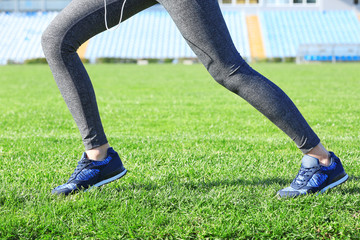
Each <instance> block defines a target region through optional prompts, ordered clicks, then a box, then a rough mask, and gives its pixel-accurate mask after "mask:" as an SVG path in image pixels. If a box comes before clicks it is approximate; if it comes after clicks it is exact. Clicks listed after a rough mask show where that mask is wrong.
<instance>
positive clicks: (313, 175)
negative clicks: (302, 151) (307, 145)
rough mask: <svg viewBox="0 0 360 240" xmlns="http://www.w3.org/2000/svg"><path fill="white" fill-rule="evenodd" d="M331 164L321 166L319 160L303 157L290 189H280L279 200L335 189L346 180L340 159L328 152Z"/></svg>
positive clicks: (346, 176)
mask: <svg viewBox="0 0 360 240" xmlns="http://www.w3.org/2000/svg"><path fill="white" fill-rule="evenodd" d="M330 158H331V164H330V166H328V167H325V166H321V165H320V163H319V160H318V159H317V158H314V157H310V156H308V155H305V156H304V157H303V159H302V164H301V168H300V171H299V173H298V174H297V176H296V177H295V179H294V180H293V182H292V183H291V185H290V187H287V188H284V189H281V190H280V191H279V192H278V195H279V196H280V197H281V198H286V197H297V196H299V195H305V194H309V193H316V192H319V193H323V192H325V191H326V190H327V189H330V188H333V187H336V186H337V185H340V184H341V183H343V182H345V181H346V180H347V179H348V177H349V176H348V175H347V174H346V172H345V170H344V168H343V166H342V164H341V161H340V159H339V158H338V157H337V156H335V154H334V153H333V152H330Z"/></svg>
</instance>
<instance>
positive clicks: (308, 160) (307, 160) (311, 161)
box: [301, 155, 319, 168]
mask: <svg viewBox="0 0 360 240" xmlns="http://www.w3.org/2000/svg"><path fill="white" fill-rule="evenodd" d="M301 165H302V166H303V167H304V168H313V167H316V166H319V160H318V159H317V158H314V157H310V156H308V155H305V156H304V157H303V159H302V164H301Z"/></svg>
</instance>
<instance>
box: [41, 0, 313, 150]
mask: <svg viewBox="0 0 360 240" xmlns="http://www.w3.org/2000/svg"><path fill="white" fill-rule="evenodd" d="M158 2H159V3H160V4H162V5H163V6H164V8H165V9H166V10H167V11H168V13H169V14H170V16H171V17H172V19H173V20H174V22H175V24H176V25H177V27H178V28H179V30H180V32H181V34H182V35H183V37H184V38H185V39H186V41H187V42H188V44H189V46H190V47H191V48H192V50H193V51H194V52H195V53H196V55H197V56H198V57H199V59H200V61H201V62H202V63H203V64H204V66H205V67H206V69H207V70H208V71H209V73H210V74H211V75H212V77H213V78H214V79H215V80H216V81H217V82H218V83H220V84H221V85H223V86H224V87H225V88H227V89H229V90H230V91H232V92H234V93H236V94H238V95H239V96H240V97H242V98H244V99H245V100H246V101H247V102H249V103H250V104H251V105H252V106H254V107H255V108H256V109H257V110H258V111H260V112H261V113H262V114H264V115H265V116H266V117H267V118H268V119H270V120H271V121H272V122H273V123H274V124H276V126H278V127H279V128H280V129H281V130H282V131H283V132H285V133H286V134H287V135H288V136H289V137H290V138H291V139H292V140H293V141H294V142H295V143H296V144H297V146H298V148H299V149H300V150H301V151H302V152H303V153H308V152H309V151H310V150H311V149H312V148H313V147H315V146H316V145H317V144H319V142H320V140H319V138H318V137H317V136H316V134H315V133H314V132H313V130H312V129H311V128H310V127H309V125H308V124H307V122H306V121H305V119H304V118H303V116H302V115H301V113H300V112H299V111H298V109H297V108H296V106H295V105H294V104H293V102H292V101H291V100H290V99H289V98H288V96H287V95H286V94H285V93H284V92H283V91H282V90H281V89H280V88H279V87H277V86H276V85H275V84H273V83H272V82H271V81H269V80H268V79H267V78H265V77H264V76H262V75H261V74H260V73H258V72H257V71H255V70H254V69H252V68H251V67H250V66H249V65H248V64H247V63H246V62H245V61H244V60H243V59H242V58H241V56H240V54H239V53H238V51H237V50H236V49H235V46H234V44H233V42H232V40H231V37H230V34H229V32H228V29H227V27H226V25H225V21H224V19H223V16H222V14H221V11H220V8H219V4H218V2H217V0H159V1H158ZM122 3H123V0H107V11H108V14H107V16H108V17H107V19H108V25H109V26H114V25H116V24H117V23H118V20H119V17H120V9H121V6H122ZM156 3H157V1H155V0H127V2H126V5H125V9H124V18H123V20H126V19H128V18H129V17H131V16H133V15H134V14H136V13H138V12H140V11H142V10H144V9H146V8H148V7H150V6H152V5H154V4H156ZM120 27H121V26H120ZM105 30H106V29H105V23H104V2H103V0H73V1H72V2H71V3H70V4H69V5H68V6H67V7H66V8H65V9H64V10H63V11H62V12H61V13H59V15H58V16H57V17H56V18H55V19H54V20H53V22H52V23H51V24H50V25H49V26H48V28H47V29H46V30H45V32H44V34H43V37H42V46H43V50H44V53H45V56H46V58H47V60H48V63H49V65H50V68H51V71H52V73H53V75H54V78H55V80H56V83H57V85H58V87H59V89H60V92H61V94H62V96H63V98H64V100H65V102H66V104H67V106H68V108H69V110H70V112H71V114H72V116H73V118H74V120H75V122H76V124H77V126H78V128H79V130H80V133H81V136H82V138H83V142H84V145H85V148H86V149H92V148H94V147H97V146H101V145H102V144H105V143H106V142H107V139H106V136H105V133H104V130H103V127H102V124H101V120H100V116H99V112H98V108H97V103H96V99H95V94H94V91H93V87H92V84H91V81H90V78H89V76H88V74H87V72H86V70H85V68H84V66H83V64H82V63H81V61H80V59H79V57H78V55H77V53H76V50H77V49H78V48H79V46H80V45H81V44H82V43H84V42H85V41H86V40H88V39H89V38H91V37H92V36H94V35H96V34H98V33H100V32H102V31H105ZM124 37H126V36H124ZM119 81H121V80H119Z"/></svg>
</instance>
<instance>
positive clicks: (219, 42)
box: [159, 0, 348, 197]
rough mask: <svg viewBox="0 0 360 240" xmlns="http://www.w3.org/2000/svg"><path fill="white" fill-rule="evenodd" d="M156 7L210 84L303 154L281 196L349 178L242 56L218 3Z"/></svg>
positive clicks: (169, 1)
mask: <svg viewBox="0 0 360 240" xmlns="http://www.w3.org/2000/svg"><path fill="white" fill-rule="evenodd" d="M159 2H160V3H161V4H163V6H164V7H165V8H166V9H167V11H168V12H169V13H170V15H171V17H172V18H173V20H174V21H175V23H176V25H177V26H178V28H179V30H180V31H181V33H182V35H183V36H184V38H185V39H186V40H187V42H188V43H189V45H190V47H191V48H192V49H193V51H194V52H195V53H196V54H197V56H198V57H199V59H200V60H201V61H202V63H203V64H204V65H205V67H206V68H207V70H208V71H209V72H210V74H211V75H212V76H213V77H214V79H215V80H216V81H217V82H219V83H220V84H221V85H223V86H224V87H226V88H227V89H229V90H230V91H232V92H234V93H236V94H238V95H239V96H241V97H242V98H244V99H245V100H246V101H248V102H249V103H250V104H251V105H253V106H254V107H255V108H256V109H257V110H259V111H260V112H261V113H263V114H264V115H265V116H266V117H267V118H269V119H270V120H271V121H272V122H273V123H274V124H276V125H277V126H278V127H279V128H280V129H281V130H282V131H284V132H285V133H286V134H287V135H288V136H289V137H290V138H291V139H292V140H294V142H295V143H296V144H297V146H298V147H299V149H300V150H301V151H302V152H303V153H304V154H307V155H305V156H304V157H303V159H302V165H301V168H300V171H299V173H298V174H297V176H296V177H295V179H294V180H293V181H292V183H291V185H290V186H289V187H287V188H284V189H282V190H280V191H279V192H278V195H279V196H280V197H296V196H299V195H304V194H308V193H315V192H324V191H326V190H327V189H329V188H333V187H335V186H337V185H339V184H341V183H343V182H345V181H346V180H347V179H348V175H347V174H346V172H345V171H344V168H343V167H342V164H341V161H340V159H339V158H338V157H336V156H335V154H334V153H330V154H329V153H328V152H327V150H326V149H325V148H324V147H323V146H322V145H321V143H320V140H319V138H318V137H317V136H316V134H315V133H314V132H313V130H312V129H311V128H310V126H309V125H308V124H307V123H306V121H305V119H304V118H303V116H302V115H301V113H300V112H299V111H298V109H297V108H296V107H295V105H294V103H293V102H292V101H291V100H290V99H289V97H288V96H286V94H285V93H284V92H283V91H282V90H281V89H280V88H279V87H277V86H276V85H275V84H273V83H272V82H270V81H269V80H268V79H267V78H265V77H264V76H262V75H261V74H260V73H258V72H256V71H255V70H254V69H252V68H251V67H249V65H248V64H246V63H245V61H244V60H243V59H242V58H241V57H240V55H239V53H238V52H237V50H236V49H235V47H234V44H233V43H232V40H231V38H230V34H229V32H228V30H227V27H226V25H225V21H224V19H223V17H222V14H221V12H220V8H219V5H218V1H217V0H176V1H175V0H159ZM314 157H315V158H314ZM327 165H329V166H327Z"/></svg>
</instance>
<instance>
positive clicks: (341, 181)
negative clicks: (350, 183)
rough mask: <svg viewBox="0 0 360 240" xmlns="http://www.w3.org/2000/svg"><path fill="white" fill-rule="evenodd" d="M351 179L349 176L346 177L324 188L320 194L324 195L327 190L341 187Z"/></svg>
mask: <svg viewBox="0 0 360 240" xmlns="http://www.w3.org/2000/svg"><path fill="white" fill-rule="evenodd" d="M348 178H349V175H347V174H346V175H345V176H344V177H343V178H341V179H339V180H337V181H336V182H333V183H332V184H330V185H328V186H326V187H324V188H323V189H321V190H320V193H324V192H325V191H326V190H328V189H330V188H333V187H336V186H337V185H340V184H342V183H344V182H345V181H346V180H348Z"/></svg>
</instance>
